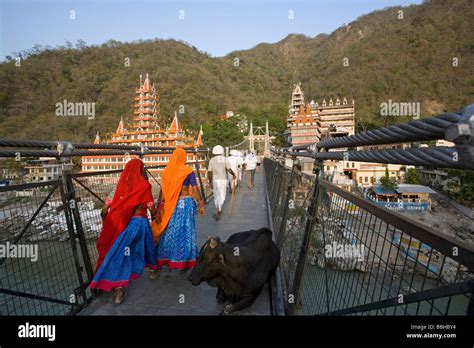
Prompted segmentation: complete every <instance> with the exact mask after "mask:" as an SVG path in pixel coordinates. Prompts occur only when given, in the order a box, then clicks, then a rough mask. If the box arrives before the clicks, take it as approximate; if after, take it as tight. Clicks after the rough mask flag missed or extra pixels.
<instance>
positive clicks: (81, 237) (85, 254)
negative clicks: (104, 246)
mask: <svg viewBox="0 0 474 348" xmlns="http://www.w3.org/2000/svg"><path fill="white" fill-rule="evenodd" d="M64 183H65V184H64V186H65V190H66V191H65V195H66V199H67V202H68V204H67V206H68V209H70V210H71V213H72V217H73V220H74V225H75V226H76V238H77V240H78V241H79V246H80V248H81V254H82V258H83V262H84V268H85V271H86V274H87V280H88V282H90V281H92V278H93V276H94V270H93V268H92V263H91V258H90V255H89V250H88V249H87V241H86V238H85V233H84V228H83V226H82V220H81V214H80V211H79V205H78V198H77V196H76V193H75V190H74V185H73V183H72V176H71V175H70V174H69V173H68V172H67V171H66V172H65V173H64Z"/></svg>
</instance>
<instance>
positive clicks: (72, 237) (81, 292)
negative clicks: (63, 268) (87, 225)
mask: <svg viewBox="0 0 474 348" xmlns="http://www.w3.org/2000/svg"><path fill="white" fill-rule="evenodd" d="M63 173H67V171H65V170H64V166H63ZM66 182H67V175H63V177H62V184H61V185H59V190H60V193H61V201H62V204H63V207H64V215H65V218H66V226H67V230H68V234H69V241H70V243H71V252H72V255H73V257H74V265H75V267H76V273H77V279H78V281H79V287H78V288H76V289H75V290H74V294H73V296H74V301H77V298H78V297H82V300H83V304H84V305H85V304H86V303H87V295H86V291H85V287H86V284H87V282H85V281H84V278H83V275H82V266H81V264H80V261H79V255H78V252H77V245H76V239H77V238H76V233H75V231H74V222H73V219H72V213H71V206H70V200H69V199H68V195H67V192H66V190H65V187H66ZM77 308H78V307H76V308H73V311H78V309H77ZM79 308H81V307H79Z"/></svg>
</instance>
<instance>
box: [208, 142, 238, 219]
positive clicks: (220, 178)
mask: <svg viewBox="0 0 474 348" xmlns="http://www.w3.org/2000/svg"><path fill="white" fill-rule="evenodd" d="M212 154H213V155H214V157H213V158H211V160H210V161H209V167H208V168H207V170H208V172H207V176H208V179H209V185H210V186H211V189H212V191H213V194H214V205H215V207H216V209H215V211H214V215H213V217H214V219H216V221H219V220H220V218H221V215H222V206H223V205H224V202H225V196H226V190H227V173H231V174H232V175H233V176H235V173H234V172H233V171H232V170H231V169H229V165H228V162H227V159H226V158H225V157H224V148H223V147H222V146H220V145H216V146H214V147H213V149H212Z"/></svg>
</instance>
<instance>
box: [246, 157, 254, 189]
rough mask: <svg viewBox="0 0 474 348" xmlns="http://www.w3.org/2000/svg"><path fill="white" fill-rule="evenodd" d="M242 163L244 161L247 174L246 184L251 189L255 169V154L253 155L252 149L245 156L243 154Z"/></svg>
mask: <svg viewBox="0 0 474 348" xmlns="http://www.w3.org/2000/svg"><path fill="white" fill-rule="evenodd" d="M244 163H245V170H246V172H247V174H248V177H247V180H248V182H247V186H248V188H249V189H252V188H254V186H255V170H256V168H257V156H255V151H254V150H251V151H249V153H248V154H247V156H245V160H244Z"/></svg>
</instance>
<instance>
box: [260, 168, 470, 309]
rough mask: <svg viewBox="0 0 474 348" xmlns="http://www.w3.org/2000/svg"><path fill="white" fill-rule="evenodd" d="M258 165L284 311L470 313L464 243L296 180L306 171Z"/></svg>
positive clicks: (322, 184) (324, 186)
mask: <svg viewBox="0 0 474 348" xmlns="http://www.w3.org/2000/svg"><path fill="white" fill-rule="evenodd" d="M265 167H266V171H267V185H268V189H269V197H271V205H272V215H273V219H274V222H275V225H274V226H275V227H274V228H275V232H276V234H277V240H278V241H279V245H280V247H281V248H282V260H281V264H280V267H281V272H282V277H281V278H282V282H284V283H285V284H283V286H282V288H283V289H284V292H285V291H286V293H285V294H284V295H285V298H286V299H287V302H289V300H290V299H292V298H293V299H294V301H295V303H294V306H291V305H287V311H288V313H289V314H299V315H321V314H330V315H465V314H471V315H472V314H473V310H474V308H473V307H474V300H473V290H474V280H473V279H474V276H473V266H474V265H473V264H474V248H473V247H472V246H471V245H468V244H466V243H464V242H461V241H457V240H455V239H453V238H451V237H448V236H446V235H443V234H442V233H440V232H437V231H433V229H432V228H429V227H427V226H425V225H422V224H420V223H418V222H417V221H414V220H413V219H411V218H407V217H406V216H404V215H401V214H398V213H395V212H392V211H389V210H387V209H386V208H383V207H381V206H378V205H376V204H375V203H373V202H369V201H367V200H365V199H364V198H363V197H361V196H358V195H356V194H353V193H349V192H347V191H344V190H342V189H341V188H339V187H337V186H335V185H333V184H331V183H329V182H327V181H323V180H319V181H317V185H315V184H313V183H315V181H314V178H313V181H311V179H307V181H306V185H305V184H303V185H301V184H300V183H299V182H303V181H304V180H305V176H306V175H304V174H303V173H301V172H299V171H298V170H295V168H293V169H292V170H291V171H290V170H289V169H288V168H285V167H284V165H283V164H282V163H277V162H275V161H271V160H267V161H266V162H265ZM290 178H291V179H290ZM272 179H273V181H272ZM289 180H290V182H291V184H290V185H287V183H288V181H289ZM279 181H281V182H282V183H280V184H278V182H279ZM281 185H284V186H283V187H281ZM285 185H286V186H285ZM311 185H312V187H310V186H311ZM279 186H280V187H279ZM300 186H302V187H303V189H301V190H297V189H296V188H297V187H300ZM282 188H283V189H282ZM298 191H301V194H300V195H299V196H300V198H299V199H297V196H296V195H295V193H296V192H298ZM288 197H291V199H288ZM303 197H304V198H303ZM313 197H314V198H315V206H314V209H313V210H312V209H310V208H309V206H308V201H311V200H312V198H313ZM301 199H303V200H302V201H301ZM300 202H301V203H300ZM285 211H286V212H285ZM312 211H314V215H312V214H311V212H312ZM308 212H309V213H308ZM282 231H284V232H285V233H284V234H283V233H282ZM298 256H299V257H298ZM295 260H296V261H297V264H296V265H295Z"/></svg>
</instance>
